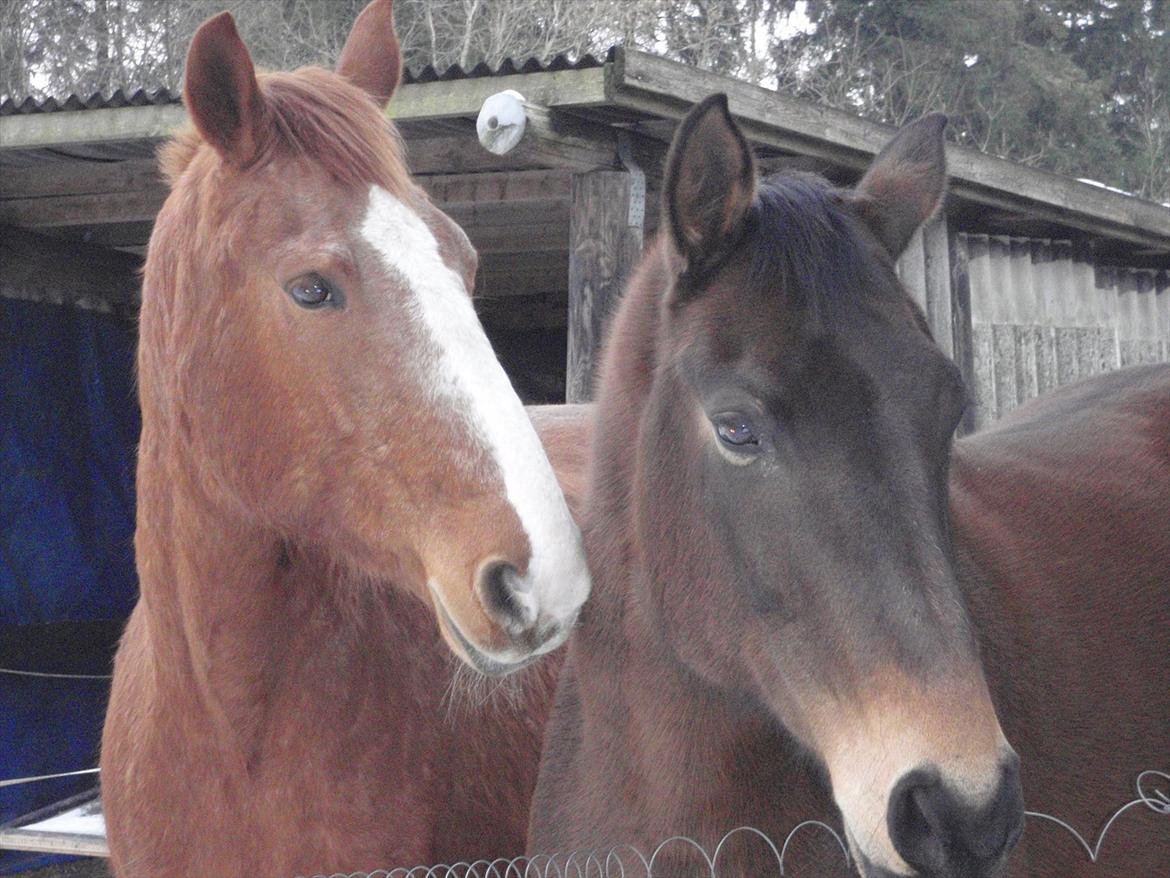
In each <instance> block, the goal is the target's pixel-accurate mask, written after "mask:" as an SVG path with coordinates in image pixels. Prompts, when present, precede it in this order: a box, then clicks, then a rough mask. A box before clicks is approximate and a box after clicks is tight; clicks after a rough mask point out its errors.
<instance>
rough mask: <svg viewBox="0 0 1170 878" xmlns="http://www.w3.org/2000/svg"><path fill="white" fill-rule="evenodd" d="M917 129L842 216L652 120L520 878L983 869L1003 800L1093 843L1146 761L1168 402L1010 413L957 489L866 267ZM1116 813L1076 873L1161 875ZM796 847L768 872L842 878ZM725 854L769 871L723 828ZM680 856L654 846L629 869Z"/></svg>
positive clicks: (1072, 863) (1056, 866)
mask: <svg viewBox="0 0 1170 878" xmlns="http://www.w3.org/2000/svg"><path fill="white" fill-rule="evenodd" d="M944 124H945V120H944V119H943V118H942V117H940V116H933V117H928V118H926V119H924V120H922V121H920V122H918V123H915V124H914V125H911V126H909V127H908V128H906V129H904V130H903V131H902V132H900V133H899V135H898V136H897V137H896V138H895V139H894V140H893V141H892V142H891V144H890V145H889V146H888V147H887V148H886V149H885V150H884V151H883V152H882V153H881V155H879V157H878V158H877V159H876V160H875V161H874V163H873V165H872V166H871V168H870V169H869V171H868V172H867V174H866V175H865V177H864V179H863V180H862V182H861V183H860V184H859V186H858V187H857V188H856V189H855V190H850V191H839V190H834V189H832V188H830V187H829V186H828V185H827V184H826V183H824V182H823V181H821V180H819V179H816V178H810V177H805V176H799V177H786V178H780V179H773V180H771V181H768V182H766V183H763V184H757V182H756V179H755V171H754V167H753V162H752V158H751V154H750V152H749V150H748V148H747V145H746V142H745V141H744V138H743V136H742V134H741V133H740V131H739V130H738V128H737V126H736V125H735V123H734V122H733V120H732V119H731V117H730V115H729V114H728V112H727V108H726V102H725V100H724V99H722V98H721V97H713V98H710V99H708V100H706V101H704V102H703V103H701V104H699V105H698V106H697V107H696V108H695V109H694V110H693V111H692V112H691V113H690V115H688V117H687V118H686V119H685V120H684V122H683V123H682V125H681V126H680V129H679V131H678V133H677V135H676V139H675V143H674V145H673V146H672V150H671V154H670V157H669V159H668V163H667V170H666V183H665V188H664V200H665V205H664V223H663V224H664V226H665V229H666V231H665V234H663V235H662V236H661V238H660V239H659V241H658V242H657V244H656V246H655V247H654V248H653V249H651V250H650V251H649V252H648V253H647V255H646V256H645V257H644V259H643V262H642V264H641V266H640V267H639V270H638V271H637V273H636V275H635V277H634V278H633V280H632V282H631V284H630V286H629V288H628V291H627V293H626V296H625V298H624V300H623V302H622V304H621V306H620V309H619V311H618V313H617V315H616V316H615V321H614V323H613V324H612V326H611V328H610V334H609V338H608V342H607V349H606V354H605V357H604V364H603V368H602V372H601V375H600V387H599V393H598V402H597V410H596V414H595V417H594V418H593V422H592V425H591V429H592V433H593V440H592V443H593V444H592V458H591V461H590V462H589V463H588V464H587V466H588V467H589V473H588V487H587V494H586V500H585V512H584V520H583V524H584V530H585V541H586V550H587V554H588V555H589V557H590V563H591V566H592V568H593V572H594V591H593V596H592V597H591V599H590V602H589V604H587V606H586V608H585V610H584V611H583V614H582V618H581V622H580V623H579V627H578V628H577V629H576V630H575V632H574V634H573V636H572V637H571V638H570V640H569V646H568V657H567V659H566V662H565V666H564V668H563V670H562V674H561V678H560V682H559V688H558V693H557V700H556V705H555V708H554V710H553V715H552V718H551V720H550V722H549V726H548V728H547V729H546V735H545V750H544V755H543V760H542V765H541V773H540V780H539V783H538V786H537V792H536V795H535V798H534V801H533V810H532V821H531V825H530V835H529V851H530V852H531V853H541V852H553V851H572V850H582V849H590V848H595V847H600V848H601V849H603V850H608V849H609V848H611V847H613V846H615V845H620V844H623V843H632V844H634V845H636V846H638V847H639V848H641V849H642V850H643V851H647V852H648V851H650V850H653V849H654V847H655V846H656V845H657V844H658V843H659V842H660V841H662V840H663V839H666V838H668V837H670V836H674V835H677V834H683V835H687V836H690V837H693V838H694V839H696V840H697V841H699V842H700V843H702V844H704V845H705V846H706V847H707V849H708V850H711V849H713V847H714V845H715V844H716V843H717V842H718V841H719V839H720V838H721V837H722V836H723V835H724V833H726V832H727V831H728V830H730V829H733V828H735V827H737V826H742V825H752V826H757V827H760V828H761V829H763V830H764V831H765V832H767V833H768V834H769V835H770V836H772V837H773V838H774V839H776V840H777V842H779V841H782V840H783V839H784V838H785V835H786V833H787V832H788V831H789V830H790V829H792V827H793V826H794V825H796V823H797V822H799V821H801V820H803V819H805V818H809V817H821V818H824V817H826V816H827V815H831V814H833V812H834V810H838V809H839V813H840V826H841V827H842V828H843V830H844V834H845V836H846V838H847V839H848V844H849V847H850V849H851V852H852V854H853V859H854V861H855V864H856V867H857V869H858V870H859V871H860V872H861V874H863V875H865V876H874V878H876V876H891V875H922V876H936V878H942V876H956V878H957V876H962V878H980V876H991V875H995V874H999V872H1000V871H1001V870H1002V868H1003V865H1004V862H1005V860H1006V859H1007V858H1008V857H1009V854H1010V852H1011V851H1012V849H1013V847H1014V846H1015V845H1016V843H1017V840H1018V839H1019V837H1020V833H1021V831H1022V826H1023V800H1024V799H1023V794H1025V793H1026V797H1027V802H1028V805H1029V807H1031V808H1034V809H1038V810H1043V811H1046V812H1050V813H1054V814H1056V815H1058V816H1062V817H1064V818H1065V819H1067V820H1069V821H1071V822H1072V823H1073V824H1074V825H1076V826H1080V827H1083V829H1084V831H1085V832H1086V833H1090V832H1091V831H1092V830H1093V829H1094V828H1095V827H1099V826H1100V825H1101V824H1102V823H1103V822H1104V820H1105V819H1106V818H1107V817H1108V816H1109V814H1110V813H1111V812H1112V810H1113V809H1114V808H1115V807H1116V806H1117V805H1119V804H1121V803H1122V802H1124V801H1126V800H1127V799H1128V798H1129V797H1130V793H1131V791H1132V787H1131V784H1132V780H1133V778H1134V776H1135V775H1136V774H1137V773H1138V772H1139V771H1141V770H1142V769H1146V768H1159V767H1164V762H1165V759H1166V756H1167V750H1166V746H1165V744H1166V734H1167V721H1168V720H1170V705H1168V703H1167V699H1168V697H1170V686H1168V685H1167V683H1168V682H1170V681H1168V679H1167V678H1168V673H1170V672H1168V670H1167V668H1168V667H1170V642H1168V633H1170V587H1168V585H1167V580H1166V571H1165V564H1166V561H1167V558H1170V545H1168V540H1170V533H1168V531H1167V526H1166V522H1167V520H1168V519H1170V436H1168V435H1167V423H1168V418H1170V401H1168V400H1170V377H1168V374H1167V370H1166V369H1160V370H1155V371H1153V372H1151V373H1148V374H1146V375H1144V376H1138V378H1135V377H1134V376H1132V375H1131V376H1125V377H1117V378H1113V379H1101V380H1100V382H1099V383H1097V384H1094V386H1093V388H1090V389H1088V390H1083V391H1080V394H1081V395H1080V396H1077V393H1078V391H1067V392H1065V393H1064V394H1062V395H1059V396H1058V397H1054V399H1053V400H1051V401H1048V402H1041V403H1037V404H1035V405H1033V406H1029V407H1025V408H1024V409H1021V411H1020V412H1019V413H1018V414H1017V415H1015V416H1014V418H1013V419H1012V420H1011V421H1010V422H1005V423H1004V424H1003V425H1001V426H1000V427H998V428H997V429H996V430H995V431H992V432H989V433H987V434H986V435H983V436H979V437H975V438H972V439H970V440H966V441H964V442H961V443H959V444H958V447H957V448H956V449H955V461H954V464H953V465H952V461H951V457H952V441H951V437H952V435H953V432H954V428H955V425H956V423H957V422H958V418H959V416H960V413H961V411H962V408H963V403H964V390H963V387H962V384H961V381H960V379H959V376H958V374H957V371H956V368H955V367H954V365H953V364H952V363H951V362H950V361H949V360H948V359H947V358H946V357H945V356H943V354H942V353H941V352H940V351H939V350H938V349H937V347H936V346H935V345H934V344H933V342H932V341H931V339H930V338H929V336H928V333H927V330H926V328H925V322H924V320H923V319H922V315H921V314H920V312H919V311H918V309H917V308H916V306H915V305H914V304H913V303H912V301H911V300H910V298H909V297H908V296H907V295H906V293H905V292H904V291H903V289H902V288H901V287H900V285H899V283H898V281H897V279H896V276H895V274H894V269H893V260H894V259H895V258H896V257H897V255H898V254H899V253H900V252H901V250H902V249H903V248H904V246H905V244H906V242H907V240H908V239H909V238H910V236H911V235H912V234H913V232H914V231H915V230H916V229H917V227H918V226H919V225H920V224H921V223H922V222H924V221H925V220H926V219H927V218H929V216H930V215H931V214H932V213H933V212H934V210H935V209H936V208H937V205H938V203H939V201H940V199H941V198H942V195H943V190H944V181H945V164H944V153H943V140H942V133H943V127H944ZM1139 379H1140V380H1139ZM1110 382H1113V383H1110ZM1094 388H1095V389H1094ZM1122 391H1124V392H1122ZM1089 397H1091V399H1090V398H1089ZM1062 400H1063V401H1062ZM1054 434H1056V435H1057V438H1055V439H1054ZM1119 434H1120V435H1119ZM1114 437H1117V438H1116V441H1115V442H1114V441H1113V438H1114ZM564 444H566V445H567V444H569V443H564ZM550 454H551V456H552V458H553V460H554V464H557V460H556V453H555V452H550ZM1094 461H1097V462H1094ZM557 469H558V472H560V473H561V474H562V475H564V473H565V471H566V469H567V467H566V466H565V465H561V464H557ZM948 473H949V474H950V475H949V482H948ZM580 478H581V476H580V475H579V474H578V476H577V479H578V480H580ZM948 491H949V496H950V503H948ZM1127 498H1128V499H1127ZM1119 504H1120V506H1119ZM1126 504H1132V505H1129V506H1126ZM951 519H953V522H952V520H951ZM1122 530H1124V531H1125V533H1119V531H1122ZM1087 532H1091V534H1089V533H1087ZM955 540H957V541H958V542H957V544H956V542H955ZM1074 568H1075V569H1076V571H1077V572H1076V573H1072V574H1070V573H1069V571H1070V569H1074ZM1105 608H1111V609H1110V610H1108V611H1106V610H1105ZM1102 616H1104V618H1102ZM1090 619H1091V620H1092V621H1091V622H1090ZM1087 640H1092V642H1091V643H1086V641H1087ZM981 650H982V652H981ZM1082 661H1083V662H1087V663H1088V664H1087V665H1082V664H1081V662H1082ZM1125 680H1128V681H1129V683H1128V684H1127V683H1125V682H1123V681H1125ZM988 681H990V683H991V685H990V687H989V685H988ZM1001 718H1002V722H1003V728H1002V729H1001ZM1123 730H1124V731H1123ZM1005 732H1006V735H1005ZM1009 741H1010V742H1011V743H1010V745H1009ZM1013 747H1015V750H1013ZM1017 752H1018V753H1019V754H1020V756H1022V758H1023V768H1022V777H1023V779H1024V782H1025V783H1024V787H1023V791H1022V790H1021V783H1020V778H1021V774H1020V772H1021V768H1020V762H1019V761H1018V759H1017ZM1058 754H1059V755H1058ZM834 806H836V807H835V808H834ZM1131 816H1132V818H1133V822H1132V824H1130V830H1121V828H1120V827H1118V828H1117V829H1116V830H1115V831H1118V833H1119V834H1118V836H1117V837H1115V839H1113V840H1112V841H1111V842H1107V847H1106V848H1105V849H1104V851H1103V854H1102V859H1103V860H1104V861H1105V865H1104V867H1095V868H1101V869H1102V871H1101V872H1099V873H1097V872H1094V873H1093V874H1110V875H1112V874H1117V875H1121V874H1129V875H1137V874H1154V872H1152V871H1150V870H1149V869H1148V868H1147V867H1151V868H1152V867H1153V866H1155V865H1158V864H1161V863H1164V862H1166V859H1167V852H1166V848H1165V844H1164V841H1165V833H1164V830H1163V831H1162V836H1161V838H1159V836H1158V835H1157V833H1158V832H1159V826H1158V825H1157V824H1154V823H1152V822H1151V821H1152V820H1156V819H1160V818H1158V817H1157V816H1156V815H1151V814H1149V813H1146V814H1140V815H1139V814H1133V815H1131ZM1024 838H1025V842H1024V844H1023V846H1022V847H1021V849H1020V850H1019V851H1018V853H1017V854H1016V856H1015V858H1014V861H1013V862H1014V865H1013V866H1011V869H1012V870H1013V874H1019V875H1051V876H1054V878H1055V876H1067V875H1076V874H1081V873H1082V872H1084V866H1083V864H1084V865H1087V861H1086V859H1085V855H1084V851H1083V850H1082V849H1080V848H1079V847H1078V846H1077V845H1076V843H1075V842H1074V841H1073V840H1072V839H1070V838H1068V837H1066V836H1064V835H1063V831H1062V830H1059V829H1057V828H1055V827H1049V826H1037V825H1034V824H1033V823H1029V826H1028V831H1027V833H1026V834H1025V835H1024ZM801 842H802V843H798V844H797V847H798V848H799V850H798V851H797V850H794V851H792V852H790V859H789V860H788V861H787V863H788V867H789V869H791V870H793V872H794V873H795V874H798V875H801V876H804V875H844V874H846V868H845V866H844V864H843V862H842V857H841V852H840V851H839V850H835V849H834V843H832V842H831V841H826V842H825V844H823V845H822V844H819V842H818V841H817V840H816V839H812V838H803V839H802V840H801ZM803 842H806V843H803ZM664 857H665V859H663V858H664ZM1111 858H1112V865H1110V864H1109V861H1110V859H1111ZM719 864H720V872H719V874H721V875H760V874H775V859H774V855H773V854H772V852H771V851H769V850H768V849H766V848H765V846H764V845H762V844H760V843H759V842H758V841H753V839H752V838H751V837H750V836H747V835H744V836H738V837H736V838H735V839H734V840H733V841H732V842H731V843H730V844H729V845H728V846H727V847H726V848H725V849H724V850H723V851H722V853H721V856H720V861H719ZM697 866H698V861H697V860H695V859H693V858H690V857H689V855H688V854H687V852H686V847H685V846H684V845H679V844H676V845H674V846H673V847H668V848H666V849H664V851H663V853H662V856H660V858H659V868H658V869H657V870H656V871H655V874H666V875H675V874H680V875H681V874H697V872H696V867H697ZM705 868H706V867H705V866H704V867H702V870H701V871H702V874H706V871H705ZM1110 870H1119V871H1110ZM1143 870H1144V871H1143ZM639 874H640V873H639Z"/></svg>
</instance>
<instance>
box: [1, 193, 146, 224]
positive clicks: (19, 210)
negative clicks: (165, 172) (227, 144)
mask: <svg viewBox="0 0 1170 878" xmlns="http://www.w3.org/2000/svg"><path fill="white" fill-rule="evenodd" d="M166 197H167V190H166V188H164V187H163V186H161V185H159V186H155V187H154V188H152V189H141V190H137V191H135V190H130V191H127V192H96V193H91V194H86V195H54V196H51V197H47V198H18V199H11V200H10V199H8V198H4V199H2V200H0V223H7V224H9V225H14V226H22V227H24V228H29V229H43V228H52V227H55V226H78V225H87V224H110V223H128V222H146V221H150V222H153V221H154V217H155V215H156V214H157V213H158V211H159V208H160V207H162V204H163V202H164V201H165V200H166Z"/></svg>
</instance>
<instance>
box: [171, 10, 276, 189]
mask: <svg viewBox="0 0 1170 878" xmlns="http://www.w3.org/2000/svg"><path fill="white" fill-rule="evenodd" d="M184 79H185V82H184V86H183V102H184V103H185V104H186V105H187V112H188V113H189V114H190V116H191V120H192V121H193V122H194V123H195V127H196V128H197V129H198V131H199V133H200V135H202V137H203V139H204V140H206V141H207V142H208V143H210V144H211V145H212V146H213V147H215V149H216V151H217V152H219V154H220V155H221V156H223V158H224V160H225V161H227V162H229V163H231V164H233V165H238V166H243V165H247V164H248V163H249V162H251V161H252V159H254V158H255V157H256V155H257V153H259V151H260V149H261V148H262V146H263V145H264V134H265V132H266V124H267V110H266V108H265V106H264V98H263V96H262V95H261V94H260V86H259V84H258V83H257V82H256V70H255V68H253V66H252V59H251V57H249V55H248V49H247V47H245V46H244V42H243V40H241V39H240V34H239V32H238V31H237V30H236V22H235V19H233V18H232V16H231V14H230V13H227V12H221V13H220V14H219V15H217V16H215V17H214V18H209V19H208V20H207V21H205V22H203V24H202V25H200V27H199V30H198V31H196V32H195V37H194V39H192V40H191V48H190V50H189V51H188V52H187V71H186V75H185V77H184Z"/></svg>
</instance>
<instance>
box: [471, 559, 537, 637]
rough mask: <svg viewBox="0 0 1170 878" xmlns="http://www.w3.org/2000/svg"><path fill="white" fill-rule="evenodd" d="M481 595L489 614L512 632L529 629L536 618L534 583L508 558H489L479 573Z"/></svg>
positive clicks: (480, 597) (520, 632)
mask: <svg viewBox="0 0 1170 878" xmlns="http://www.w3.org/2000/svg"><path fill="white" fill-rule="evenodd" d="M478 589H479V599H480V600H481V601H482V602H483V605H484V608H485V609H486V610H487V612H488V615H489V616H491V617H492V618H493V619H495V620H496V621H497V622H499V623H500V624H501V625H503V626H504V628H505V629H506V630H507V631H508V633H509V634H512V635H513V636H518V635H519V634H522V633H524V632H525V631H527V630H528V629H530V628H531V627H532V626H533V624H535V622H536V607H535V603H534V602H533V600H532V598H531V592H532V584H531V583H529V582H527V581H526V580H525V579H524V577H522V576H521V575H520V571H518V570H517V569H516V568H515V567H514V566H512V565H511V564H509V563H508V562H507V561H489V562H488V563H487V564H485V565H484V566H483V567H482V568H481V569H480V573H479V582H478Z"/></svg>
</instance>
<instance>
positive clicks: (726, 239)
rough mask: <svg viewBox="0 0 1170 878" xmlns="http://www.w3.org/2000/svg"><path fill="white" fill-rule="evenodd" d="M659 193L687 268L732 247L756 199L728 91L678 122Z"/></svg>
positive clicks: (753, 173)
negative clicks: (661, 191)
mask: <svg viewBox="0 0 1170 878" xmlns="http://www.w3.org/2000/svg"><path fill="white" fill-rule="evenodd" d="M663 197H664V199H665V205H664V207H665V212H666V216H667V218H668V220H669V228H670V234H671V239H672V240H673V242H674V245H675V248H676V249H677V250H678V252H679V253H680V254H681V255H682V256H683V258H684V259H686V261H687V264H688V266H689V267H692V268H696V267H701V266H703V265H711V264H712V263H714V262H716V261H717V260H718V259H719V257H721V256H723V255H724V254H725V253H726V252H727V250H728V249H730V248H731V247H732V246H734V245H735V243H736V240H737V239H738V237H739V232H740V229H741V227H742V225H743V221H744V217H745V216H747V212H748V209H749V208H750V207H751V206H752V202H753V201H754V200H755V197H756V165H755V161H754V160H753V159H752V152H751V149H750V148H749V147H748V143H747V140H746V139H745V138H744V136H743V132H741V131H740V130H739V126H738V125H736V124H735V120H733V119H732V118H731V113H730V111H729V110H728V109H727V95H724V94H715V95H711V96H710V97H708V98H705V99H703V100H702V101H700V102H699V103H698V104H696V105H695V107H694V108H693V109H692V110H691V111H690V113H688V114H687V116H686V118H685V119H683V120H682V123H681V124H680V125H679V128H678V131H677V133H676V134H675V135H674V143H673V144H672V145H671V147H670V155H668V156H667V158H666V178H665V182H664V186H663Z"/></svg>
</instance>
